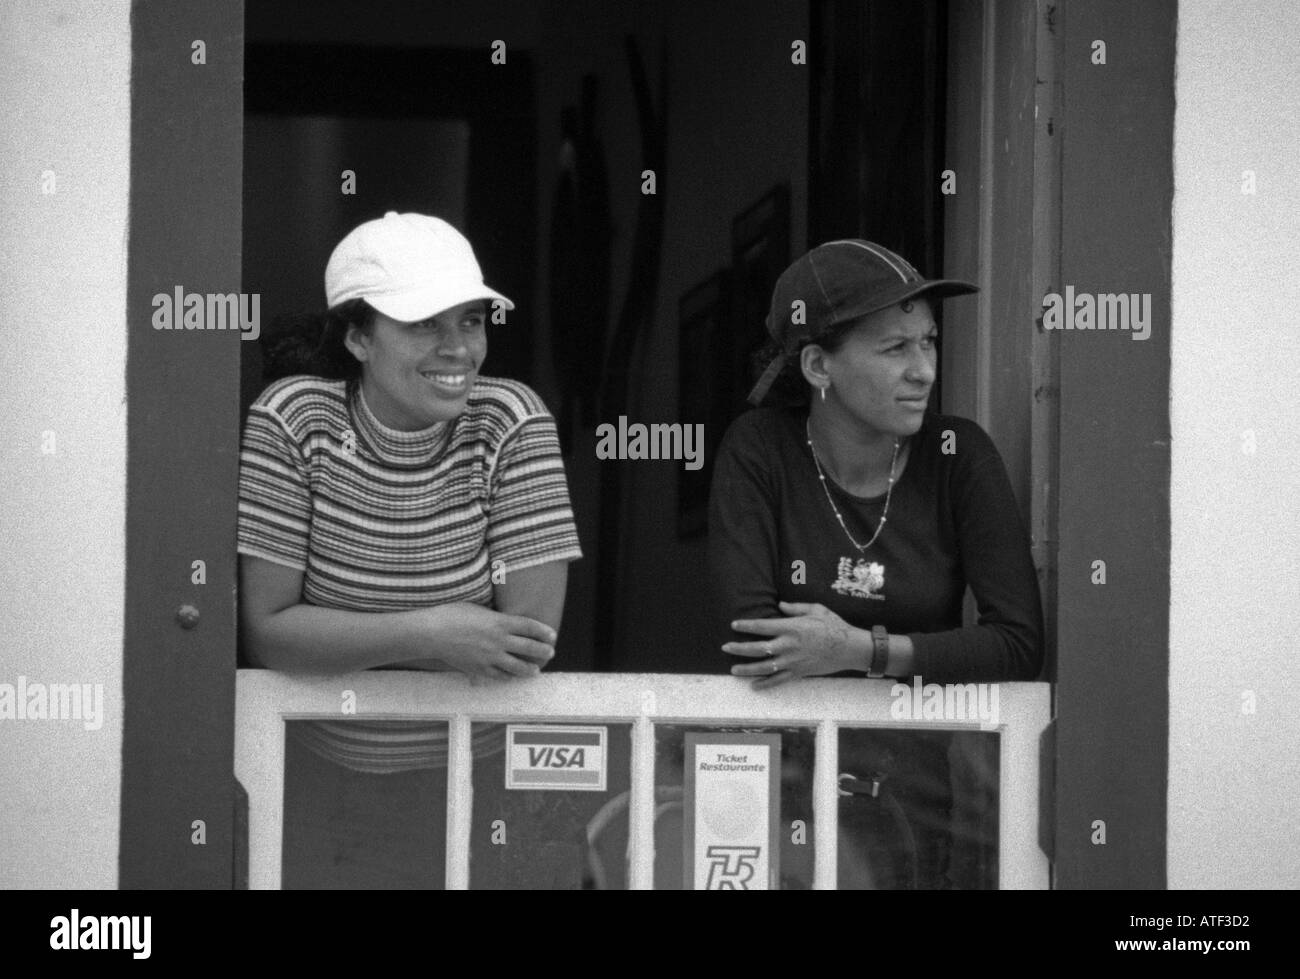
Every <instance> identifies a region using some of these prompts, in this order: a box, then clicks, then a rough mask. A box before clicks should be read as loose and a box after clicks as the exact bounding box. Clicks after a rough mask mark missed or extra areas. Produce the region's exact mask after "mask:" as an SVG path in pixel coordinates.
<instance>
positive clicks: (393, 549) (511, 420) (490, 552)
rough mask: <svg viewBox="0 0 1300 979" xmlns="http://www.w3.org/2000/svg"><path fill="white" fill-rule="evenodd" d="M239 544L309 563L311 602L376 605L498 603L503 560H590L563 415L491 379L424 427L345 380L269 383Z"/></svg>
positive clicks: (250, 426)
mask: <svg viewBox="0 0 1300 979" xmlns="http://www.w3.org/2000/svg"><path fill="white" fill-rule="evenodd" d="M238 551H239V553H240V554H247V555H250V556H252V557H259V558H264V559H265V560H268V561H272V562H274V563H276V564H282V565H285V566H287V567H291V568H296V569H298V570H301V571H302V572H303V573H304V580H303V600H304V601H306V602H309V603H311V604H313V605H322V606H328V607H331V608H342V609H353V610H357V611H367V612H385V611H400V610H403V609H411V608H422V607H427V606H431V605H442V604H446V603H450V602H475V603H477V604H480V605H487V606H490V605H491V604H492V580H493V572H494V570H496V571H499V572H504V573H505V574H509V572H510V571H515V570H519V569H521V568H527V567H530V566H532V565H537V564H544V563H547V562H551V561H571V560H574V559H575V558H579V557H581V556H582V551H581V549H580V546H579V542H578V534H577V529H576V527H575V526H574V521H573V511H572V508H571V506H570V503H569V490H568V484H567V482H566V480H565V475H564V463H563V461H562V459H561V457H560V447H559V440H558V438H557V437H556V431H555V422H554V419H553V418H552V417H551V415H550V413H549V412H548V411H547V409H546V406H545V405H544V404H543V403H542V400H541V399H540V398H539V397H538V396H537V395H536V394H535V393H534V392H533V391H532V390H531V389H530V388H529V387H527V386H526V385H524V384H521V383H519V382H518V381H512V380H506V379H502V378H489V377H479V378H478V379H477V381H476V382H475V384H474V387H473V389H472V390H471V392H470V395H469V398H468V401H467V405H466V408H465V410H464V412H462V413H461V414H460V415H459V416H458V417H457V418H455V419H453V420H452V421H449V422H443V423H440V424H438V425H434V426H433V427H431V428H428V429H423V430H420V431H415V432H403V431H398V430H396V429H393V428H389V427H387V426H385V425H384V424H382V423H381V422H380V421H379V420H378V419H377V418H376V417H375V416H374V414H373V413H372V412H371V410H370V409H369V408H368V407H367V406H366V403H365V399H364V397H363V396H362V394H361V392H360V389H359V388H358V389H357V390H356V392H355V394H353V395H352V396H351V397H349V396H348V392H347V384H346V382H344V381H331V380H326V379H324V378H319V377H309V376H305V375H300V376H294V377H286V378H283V379H281V380H279V381H276V382H274V383H272V384H271V385H269V386H268V387H267V388H266V390H265V391H263V392H262V394H261V395H260V396H259V397H258V398H257V400H256V401H255V402H254V403H253V405H252V406H251V408H250V409H249V412H248V420H247V422H246V424H245V427H244V439H243V446H242V450H241V454H240V475H239V524H238ZM499 577H500V576H499V575H498V580H499Z"/></svg>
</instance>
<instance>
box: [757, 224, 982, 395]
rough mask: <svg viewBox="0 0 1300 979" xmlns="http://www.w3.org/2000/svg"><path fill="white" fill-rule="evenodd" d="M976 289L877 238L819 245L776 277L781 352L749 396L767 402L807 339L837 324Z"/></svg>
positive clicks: (773, 317) (771, 316)
mask: <svg viewBox="0 0 1300 979" xmlns="http://www.w3.org/2000/svg"><path fill="white" fill-rule="evenodd" d="M971 292H979V287H978V286H975V285H972V284H971V283H969V282H962V281H961V280H959V279H927V278H924V277H923V276H922V275H921V273H919V272H917V271H916V269H914V268H912V266H911V264H909V263H908V262H907V260H906V259H904V258H903V257H902V256H900V255H897V254H895V253H894V252H891V251H890V250H889V249H888V248H885V247H884V246H883V245H877V244H875V243H874V242H870V241H863V240H862V239H860V238H845V239H843V240H840V241H828V242H827V243H826V244H824V245H818V246H817V247H816V248H814V249H813V250H812V251H810V252H808V253H807V254H806V255H804V256H803V257H802V258H800V259H798V260H797V261H795V263H794V264H793V265H791V266H790V267H789V268H788V269H786V270H785V271H784V272H782V273H781V278H779V279H777V280H776V288H775V289H773V290H772V307H771V310H770V311H769V312H768V314H767V332H768V334H769V335H770V336H771V337H772V340H773V341H774V342H775V343H776V344H777V345H778V346H779V347H780V351H779V352H778V353H777V355H776V357H774V358H773V359H772V362H771V363H769V364H768V365H767V369H766V370H764V371H763V376H762V377H760V378H759V379H758V383H757V384H755V385H754V389H753V390H752V391H750V392H749V401H750V403H751V404H755V405H757V404H761V403H762V401H763V398H765V397H766V396H767V392H768V389H769V388H770V387H771V386H772V382H773V381H775V380H776V377H777V375H778V374H780V373H781V370H782V368H784V367H785V365H786V363H787V362H788V361H789V359H790V358H791V357H792V356H794V354H795V353H796V352H797V351H798V350H799V347H800V345H801V344H803V342H804V341H805V340H808V341H812V342H814V343H815V342H816V341H817V340H818V339H819V338H821V337H823V336H825V335H826V333H827V332H829V331H830V329H831V328H832V327H835V326H838V325H839V324H841V323H847V322H849V321H850V320H856V319H859V318H860V317H863V316H866V315H868V314H869V313H876V312H879V311H880V310H882V309H888V308H889V307H890V306H894V305H897V304H898V303H901V302H903V300H905V299H911V298H913V297H915V296H920V295H923V294H925V295H929V296H933V297H934V298H936V299H943V298H946V297H948V296H961V295H965V294H966V293H971ZM799 302H802V303H803V306H802V308H801V307H799V306H797V305H796V303H799ZM796 312H799V313H800V315H799V316H798V320H800V321H796Z"/></svg>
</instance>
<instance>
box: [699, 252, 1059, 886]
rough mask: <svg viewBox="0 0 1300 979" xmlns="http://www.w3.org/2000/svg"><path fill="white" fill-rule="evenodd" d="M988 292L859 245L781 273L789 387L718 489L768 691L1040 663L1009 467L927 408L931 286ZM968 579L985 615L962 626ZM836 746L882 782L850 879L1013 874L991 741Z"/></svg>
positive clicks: (725, 556)
mask: <svg viewBox="0 0 1300 979" xmlns="http://www.w3.org/2000/svg"><path fill="white" fill-rule="evenodd" d="M975 291H976V288H975V286H972V285H969V284H968V283H964V282H957V281H953V280H927V279H924V278H923V277H922V276H920V275H919V274H918V273H917V271H916V270H915V269H914V268H912V266H911V265H909V264H908V263H907V262H906V261H904V260H903V259H902V258H901V257H899V256H898V255H896V254H894V253H893V252H891V251H889V250H888V249H886V248H883V247H881V246H879V245H876V244H873V243H871V242H868V241H859V240H846V241H833V242H829V243H827V244H825V245H821V246H820V247H818V248H815V249H813V250H812V251H811V252H809V253H808V254H806V255H804V256H803V257H802V258H800V259H799V260H798V261H796V262H795V263H794V264H793V265H792V266H790V268H789V269H787V270H786V271H785V273H784V274H783V275H782V276H781V278H780V279H779V280H778V282H777V285H776V288H775V290H774V292H773V296H772V307H771V313H770V315H769V318H768V330H769V333H770V334H771V337H772V340H773V344H772V349H771V352H772V359H771V362H770V363H769V365H768V368H767V370H766V371H765V373H764V374H763V376H762V378H761V379H760V380H759V382H758V384H757V385H756V386H755V388H754V390H753V392H752V393H751V395H750V401H751V402H752V403H754V404H755V405H763V403H764V402H765V401H769V400H770V401H774V402H775V401H784V402H787V403H786V404H784V405H781V406H777V405H775V404H773V405H769V406H763V407H759V408H758V410H755V411H750V412H747V413H746V414H744V415H742V416H741V417H740V418H739V419H737V420H736V421H735V422H734V423H733V424H732V426H731V428H730V429H729V430H728V432H727V435H726V437H725V438H724V440H723V443H722V445H721V447H720V448H719V453H718V458H717V462H716V465H715V469H714V477H713V487H712V493H711V497H710V505H709V557H710V575H711V580H712V582H713V586H714V589H715V607H716V609H717V627H718V638H719V639H720V640H721V641H722V649H723V650H724V651H725V652H727V653H729V654H731V656H732V657H733V658H739V659H740V660H741V662H739V663H737V664H735V665H733V666H732V667H731V673H732V674H733V675H735V676H740V677H752V678H754V680H753V685H754V687H755V688H758V689H765V688H768V687H773V686H777V685H780V684H783V683H786V682H788V681H791V680H794V679H797V678H799V677H808V676H827V675H836V674H848V675H853V674H856V675H859V676H860V675H863V674H865V675H866V676H869V677H885V676H887V677H912V676H916V677H920V678H921V681H922V682H935V683H950V682H960V683H968V682H975V681H1002V680H1029V679H1033V678H1034V677H1035V676H1037V674H1038V672H1039V669H1040V667H1041V665H1042V659H1043V626H1042V607H1041V601H1040V598H1039V592H1038V579H1037V575H1036V573H1035V570H1034V565H1033V561H1032V559H1031V556H1030V549H1029V539H1028V536H1027V534H1026V532H1025V529H1024V524H1023V522H1022V519H1021V516H1020V511H1019V508H1018V506H1017V503H1016V499H1015V496H1014V494H1013V493H1012V489H1011V484H1010V481H1009V479H1008V478H1007V473H1006V468H1005V466H1004V465H1003V463H1002V459H1001V457H1000V456H999V455H998V451H997V449H996V448H995V447H994V445H993V442H992V440H991V439H990V438H989V436H988V435H987V434H986V433H985V432H984V431H983V429H981V428H980V427H979V425H977V424H975V423H974V422H972V421H969V420H967V419H964V418H958V417H955V416H950V415H940V414H937V413H935V412H933V411H932V410H930V408H931V407H932V406H930V405H929V399H930V394H931V389H932V386H933V384H934V380H935V366H936V364H935V360H936V351H935V339H936V336H937V331H936V329H935V322H934V315H933V311H932V307H931V303H932V302H933V301H935V300H938V299H941V298H944V297H947V296H956V295H961V294H963V293H970V292H975ZM769 395H770V396H771V397H770V398H769ZM967 586H969V587H970V589H971V591H972V592H973V593H974V596H975V600H976V603H977V605H978V609H979V622H978V624H977V625H972V626H967V627H963V626H962V602H963V598H964V594H965V591H966V588H967ZM840 762H841V769H842V770H843V771H847V772H850V773H853V774H856V775H858V776H860V778H859V782H860V783H861V784H870V785H872V786H873V788H872V790H871V793H870V795H864V796H861V797H859V796H854V804H852V805H848V806H847V807H845V808H842V810H841V822H840V830H841V834H842V836H843V838H844V845H842V846H841V847H840V854H841V863H840V874H839V886H840V887H842V888H852V887H868V888H947V887H959V888H980V887H991V886H996V881H997V863H998V854H997V843H996V841H997V835H998V834H997V823H998V813H997V799H998V791H997V771H998V755H997V744H996V737H995V736H993V735H984V734H981V733H979V732H950V731H940V730H930V731H892V730H861V731H848V732H844V736H843V738H842V742H841V748H840ZM882 785H883V786H884V788H883V789H881V788H880V786H882ZM877 791H878V792H879V794H878V797H877ZM791 849H792V850H796V851H797V850H799V849H800V848H791ZM800 856H801V854H799V853H797V852H796V853H792V854H791V857H792V858H794V859H798V858H799V857H800ZM783 866H784V864H783Z"/></svg>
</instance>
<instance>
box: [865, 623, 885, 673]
mask: <svg viewBox="0 0 1300 979" xmlns="http://www.w3.org/2000/svg"><path fill="white" fill-rule="evenodd" d="M888 666H889V633H887V632H886V631H885V627H884V626H883V625H873V626H872V627H871V665H870V666H869V667H867V676H869V677H871V678H872V679H877V680H878V679H880V678H881V677H883V676H884V675H885V669H886V668H887V667H888Z"/></svg>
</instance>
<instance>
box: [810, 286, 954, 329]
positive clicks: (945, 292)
mask: <svg viewBox="0 0 1300 979" xmlns="http://www.w3.org/2000/svg"><path fill="white" fill-rule="evenodd" d="M979 291H980V287H979V286H977V285H974V284H972V283H970V282H963V281H962V280H961V279H927V280H925V281H923V282H900V283H898V285H896V286H890V287H889V288H888V289H883V290H881V291H879V292H877V293H876V294H875V295H873V296H872V297H871V299H870V300H869V301H868V302H865V303H862V304H859V305H858V306H850V307H848V308H847V309H844V310H840V311H839V313H838V314H837V315H836V317H835V319H834V320H832V321H831V322H830V324H829V325H830V326H837V325H838V324H840V323H846V322H848V321H849V320H855V319H858V318H859V317H862V316H869V315H870V314H872V313H878V312H880V311H881V310H882V309H888V308H889V307H890V306H897V305H898V304H899V303H901V302H903V301H905V300H907V299H915V298H916V297H917V296H923V295H928V296H933V297H934V298H935V299H947V298H949V297H951V296H965V295H969V294H970V293H972V292H979Z"/></svg>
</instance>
